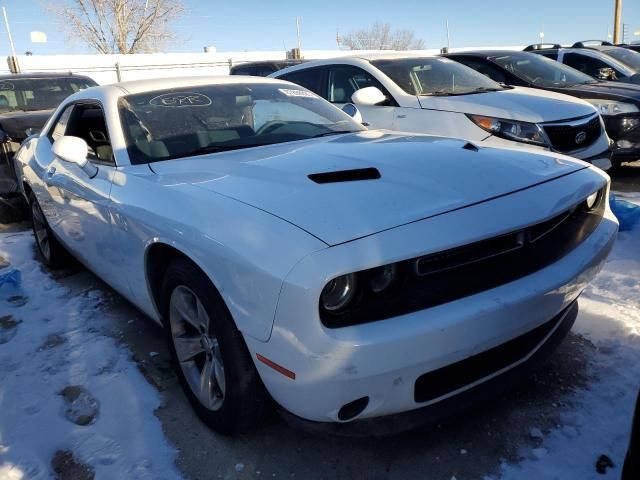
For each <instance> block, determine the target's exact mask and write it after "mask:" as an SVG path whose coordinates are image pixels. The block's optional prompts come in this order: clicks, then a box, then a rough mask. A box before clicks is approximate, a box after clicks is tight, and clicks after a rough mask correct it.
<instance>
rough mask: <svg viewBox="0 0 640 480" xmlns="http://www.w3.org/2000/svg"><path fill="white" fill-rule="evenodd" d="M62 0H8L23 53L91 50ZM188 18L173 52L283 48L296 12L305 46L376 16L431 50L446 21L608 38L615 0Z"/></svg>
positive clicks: (357, 7)
mask: <svg viewBox="0 0 640 480" xmlns="http://www.w3.org/2000/svg"><path fill="white" fill-rule="evenodd" d="M49 1H51V2H55V1H61V0H0V5H2V6H5V7H6V8H7V13H8V15H9V21H10V27H11V30H12V33H13V37H14V43H15V46H16V51H17V53H19V54H21V53H24V52H25V51H27V50H30V51H32V52H33V53H34V54H52V53H87V52H88V50H87V48H86V47H84V46H83V45H81V44H70V43H69V42H67V41H66V38H65V36H64V34H63V33H62V29H61V25H62V24H61V21H60V20H58V19H52V18H51V16H50V14H48V13H47V12H46V10H45V8H44V7H43V5H44V4H46V3H47V2H49ZM183 3H184V4H185V7H186V10H187V11H186V13H185V15H184V16H183V17H182V18H181V19H180V20H178V21H177V22H176V24H175V32H176V34H177V36H178V41H177V42H176V43H175V44H174V45H173V46H172V47H171V48H170V49H168V51H172V52H194V51H202V47H203V46H205V45H213V46H215V47H216V48H217V49H218V51H234V50H236V51H237V50H282V49H283V48H287V49H290V48H293V47H295V44H296V25H295V18H296V15H297V16H299V17H300V20H301V36H302V48H303V49H304V48H308V49H333V48H336V47H337V45H336V33H337V32H339V33H341V34H345V33H348V32H349V31H351V30H353V29H358V28H364V27H367V26H369V25H371V24H372V23H373V22H375V21H382V22H389V23H390V24H391V25H392V26H393V27H395V28H402V29H409V30H413V31H414V32H415V33H416V35H417V36H418V37H420V38H422V39H423V40H424V41H425V42H426V45H427V47H428V48H440V47H442V46H444V45H446V34H445V28H444V24H445V19H448V20H449V27H450V32H451V43H452V45H451V46H455V47H467V46H507V45H525V44H529V43H534V42H536V41H537V40H538V34H539V32H540V31H541V29H543V30H544V33H545V42H557V43H572V42H574V41H577V40H581V39H605V38H606V36H607V31H608V30H612V28H613V27H612V25H613V5H614V0H562V1H558V0H537V1H536V2H523V1H522V0H511V1H510V2H509V1H504V0H500V1H496V0H449V1H446V0H419V1H415V0H414V1H412V0H387V1H378V0H364V1H361V0H350V1H348V2H345V1H343V0H324V1H322V2H311V1H304V2H301V1H293V0H281V1H267V0H262V1H260V0H235V1H213V0H183ZM623 21H624V22H625V23H627V24H628V29H629V33H630V34H629V37H628V39H629V40H640V36H634V35H633V33H634V32H636V31H639V30H640V0H624V2H623ZM31 31H42V32H45V33H46V34H47V37H48V42H47V43H46V44H33V43H31V41H30V39H29V32H31ZM9 53H10V49H9V44H8V40H7V34H6V31H4V28H2V32H0V54H1V55H3V56H5V55H8V54H9Z"/></svg>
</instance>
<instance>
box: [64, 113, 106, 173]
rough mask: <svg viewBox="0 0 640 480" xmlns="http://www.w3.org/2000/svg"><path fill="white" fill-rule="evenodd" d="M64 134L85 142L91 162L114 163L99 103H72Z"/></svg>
mask: <svg viewBox="0 0 640 480" xmlns="http://www.w3.org/2000/svg"><path fill="white" fill-rule="evenodd" d="M65 114H66V110H65ZM65 135H70V136H74V137H80V138H82V139H83V140H84V141H85V142H87V145H88V146H89V160H90V161H91V162H93V163H99V164H103V165H115V161H114V158H113V149H112V148H111V142H110V140H109V133H108V132H107V124H106V121H105V117H104V112H103V110H102V107H101V106H100V105H98V104H94V103H78V104H76V105H73V111H72V112H71V115H70V116H69V120H68V124H67V128H66V130H65Z"/></svg>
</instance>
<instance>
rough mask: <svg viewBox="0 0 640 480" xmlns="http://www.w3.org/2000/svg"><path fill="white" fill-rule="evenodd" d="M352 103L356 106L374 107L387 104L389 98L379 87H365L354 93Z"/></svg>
mask: <svg viewBox="0 0 640 480" xmlns="http://www.w3.org/2000/svg"><path fill="white" fill-rule="evenodd" d="M351 101H352V102H353V103H355V104H356V105H365V106H373V105H380V104H381V103H384V102H386V101H387V97H386V96H385V95H384V93H382V92H381V91H380V89H379V88H378V87H365V88H361V89H360V90H356V91H355V92H353V95H351Z"/></svg>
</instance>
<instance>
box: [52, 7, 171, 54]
mask: <svg viewBox="0 0 640 480" xmlns="http://www.w3.org/2000/svg"><path fill="white" fill-rule="evenodd" d="M48 9H49V10H50V11H52V12H53V13H55V14H56V15H58V16H59V17H60V18H61V19H62V20H63V23H64V25H65V28H66V30H67V33H68V34H69V36H70V38H71V39H73V40H80V41H81V42H83V43H86V44H87V45H88V46H89V47H91V48H92V49H94V50H96V51H97V52H99V53H146V52H151V51H157V50H159V49H161V48H162V47H163V46H165V45H166V44H167V43H168V42H170V41H171V40H173V39H174V35H173V33H172V31H171V28H170V27H171V22H172V21H174V20H175V19H177V18H178V17H180V15H181V14H182V12H183V11H184V6H183V3H182V0H62V1H57V2H51V3H50V4H49V7H48Z"/></svg>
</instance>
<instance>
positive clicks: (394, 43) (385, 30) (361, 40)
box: [339, 22, 425, 50]
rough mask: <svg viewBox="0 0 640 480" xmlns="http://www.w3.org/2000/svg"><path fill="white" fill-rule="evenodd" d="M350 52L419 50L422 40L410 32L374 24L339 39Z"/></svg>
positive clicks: (386, 24)
mask: <svg viewBox="0 0 640 480" xmlns="http://www.w3.org/2000/svg"><path fill="white" fill-rule="evenodd" d="M339 43H340V44H342V45H344V46H345V47H347V48H349V49H351V50H421V49H423V48H424V47H425V44H424V40H422V39H419V38H416V36H415V33H414V32H412V31H411V30H394V31H392V30H391V25H389V24H388V23H380V22H376V23H374V24H373V25H372V26H371V28H369V29H364V30H356V31H353V32H350V33H348V34H347V35H345V36H344V37H342V38H341V39H340V42H339Z"/></svg>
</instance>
